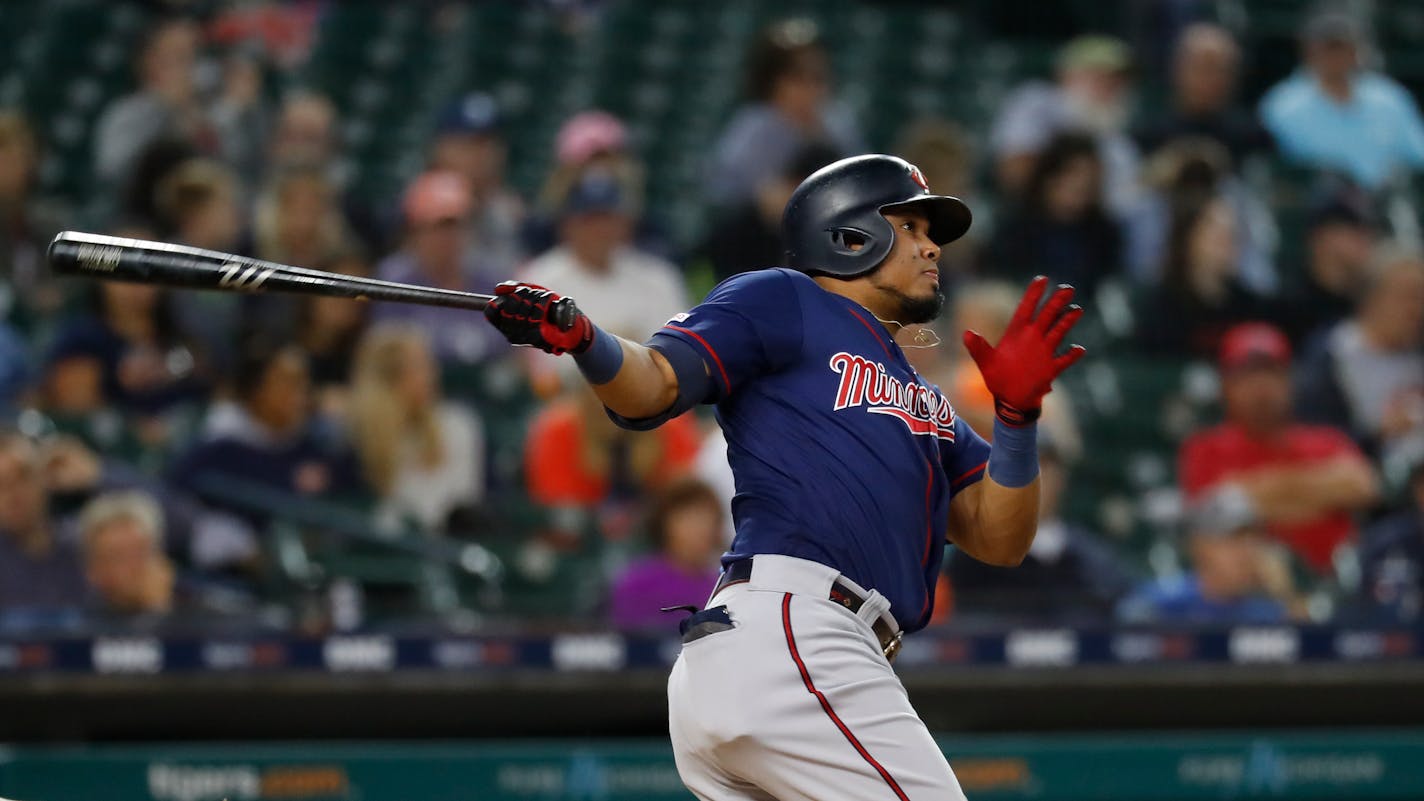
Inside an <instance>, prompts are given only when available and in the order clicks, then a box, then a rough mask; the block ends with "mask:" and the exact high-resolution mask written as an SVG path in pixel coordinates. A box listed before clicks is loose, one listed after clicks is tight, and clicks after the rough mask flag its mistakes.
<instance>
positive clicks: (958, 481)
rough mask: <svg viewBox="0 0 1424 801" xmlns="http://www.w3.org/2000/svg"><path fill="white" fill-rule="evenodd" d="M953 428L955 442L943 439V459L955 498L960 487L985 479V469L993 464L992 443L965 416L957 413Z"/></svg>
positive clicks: (941, 449)
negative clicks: (966, 420) (990, 451)
mask: <svg viewBox="0 0 1424 801" xmlns="http://www.w3.org/2000/svg"><path fill="white" fill-rule="evenodd" d="M951 427H952V428H953V429H954V441H953V442H949V441H946V440H940V444H939V458H940V463H941V464H943V465H944V474H945V475H946V476H948V477H949V496H950V497H951V498H953V497H954V496H955V495H958V494H959V491H960V490H962V489H964V488H965V487H968V486H970V485H972V484H974V483H976V482H978V481H979V480H980V479H982V478H984V470H985V468H987V467H988V466H989V443H988V442H985V441H984V438H983V437H981V436H979V432H977V431H975V430H974V429H973V428H972V427H970V425H969V424H968V423H966V422H964V418H963V417H959V416H958V415H956V416H955V418H954V423H952V424H951Z"/></svg>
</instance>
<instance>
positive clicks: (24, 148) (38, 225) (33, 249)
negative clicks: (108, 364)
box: [0, 111, 67, 330]
mask: <svg viewBox="0 0 1424 801" xmlns="http://www.w3.org/2000/svg"><path fill="white" fill-rule="evenodd" d="M38 168H39V147H38V144H37V143H36V141H35V135H34V131H33V130H32V129H31V128H30V124H29V122H28V121H27V120H26V119H25V118H24V116H23V115H21V114H19V113H18V112H14V111H0V320H8V321H10V322H12V323H14V324H15V325H17V326H20V327H22V328H24V329H25V330H29V329H31V328H33V327H35V326H37V325H39V324H40V323H42V322H43V321H44V320H43V318H44V317H45V316H47V315H50V314H53V313H55V312H56V311H58V310H59V308H60V306H61V305H62V304H63V302H64V299H65V298H64V293H63V291H62V288H61V285H60V284H59V283H58V282H56V281H55V279H54V276H53V275H51V274H50V271H49V267H48V266H47V265H46V264H45V260H44V251H45V248H46V247H47V246H48V245H49V241H50V239H52V238H53V237H54V235H55V234H57V233H59V231H60V229H61V228H63V227H64V226H65V223H66V222H67V217H66V215H65V212H64V210H63V209H61V208H59V207H58V206H56V205H55V204H53V203H48V202H44V201H41V200H40V199H38V198H36V197H35V183H36V177H37V176H36V172H37V170H38Z"/></svg>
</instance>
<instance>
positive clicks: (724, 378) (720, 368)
mask: <svg viewBox="0 0 1424 801" xmlns="http://www.w3.org/2000/svg"><path fill="white" fill-rule="evenodd" d="M665 327H666V328H671V329H672V330H674V331H677V332H679V333H682V334H687V335H688V336H690V337H692V338H693V339H695V340H697V341H698V342H699V343H700V344H701V345H702V347H704V348H706V349H707V352H708V353H710V354H712V361H713V362H716V364H717V372H719V373H721V374H722V386H723V387H726V391H727V392H731V391H732V380H731V379H730V378H728V377H727V368H725V367H723V366H722V357H721V356H718V355H717V351H715V350H713V349H712V346H711V345H709V344H707V340H705V339H703V338H702V335H701V334H699V333H697V332H696V331H692V330H690V329H687V328H681V327H678V326H675V325H668V326H665Z"/></svg>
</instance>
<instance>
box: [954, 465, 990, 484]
mask: <svg viewBox="0 0 1424 801" xmlns="http://www.w3.org/2000/svg"><path fill="white" fill-rule="evenodd" d="M988 465H989V463H988V462H987V461H984V462H980V463H979V464H977V465H975V466H973V467H971V468H969V469H968V470H965V471H964V472H963V473H962V474H960V476H959V478H956V479H955V480H953V481H951V482H949V486H950V488H951V489H953V488H954V487H957V486H959V484H960V483H961V482H962V481H964V479H966V478H969V477H970V476H972V475H974V474H975V473H977V472H979V471H980V470H983V469H984V468H985V467H988Z"/></svg>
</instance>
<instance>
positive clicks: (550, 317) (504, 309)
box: [485, 281, 593, 356]
mask: <svg viewBox="0 0 1424 801" xmlns="http://www.w3.org/2000/svg"><path fill="white" fill-rule="evenodd" d="M494 294H495V297H494V300H491V301H490V302H489V305H487V306H485V319H487V320H489V321H490V324H491V325H493V326H494V327H495V328H498V329H499V332H500V333H501V334H504V338H505V339H508V340H509V341H510V342H512V343H513V344H515V345H531V346H533V347H536V348H538V349H540V350H542V351H544V352H546V353H552V354H554V355H555V356H557V355H559V354H561V353H583V352H584V351H586V350H588V346H589V344H590V343H592V342H593V321H592V320H590V319H588V315H587V314H584V313H583V312H582V311H579V307H578V306H575V305H574V299H573V298H565V297H561V296H560V295H559V294H558V293H556V292H550V291H549V290H547V289H545V288H544V287H542V286H539V285H537V284H526V283H522V282H519V281H505V282H504V283H502V284H500V285H498V286H496V287H495V288H494Z"/></svg>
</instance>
